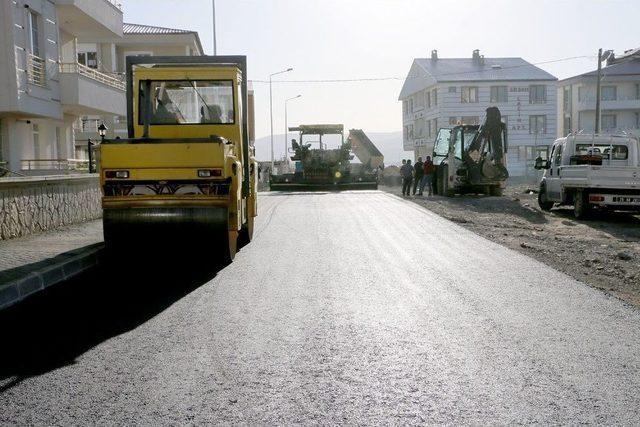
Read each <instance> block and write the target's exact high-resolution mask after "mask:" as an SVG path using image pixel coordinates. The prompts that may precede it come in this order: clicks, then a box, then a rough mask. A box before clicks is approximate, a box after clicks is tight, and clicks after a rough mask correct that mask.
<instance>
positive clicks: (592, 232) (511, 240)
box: [381, 184, 640, 307]
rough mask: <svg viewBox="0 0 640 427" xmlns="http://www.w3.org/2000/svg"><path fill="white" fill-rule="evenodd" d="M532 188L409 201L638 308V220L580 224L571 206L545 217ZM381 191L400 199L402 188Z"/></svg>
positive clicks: (615, 217) (623, 216)
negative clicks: (489, 195)
mask: <svg viewBox="0 0 640 427" xmlns="http://www.w3.org/2000/svg"><path fill="white" fill-rule="evenodd" d="M535 188H536V187H535V186H534V185H530V184H518V185H513V186H509V187H508V188H507V189H506V190H505V194H504V196H503V197H486V196H477V195H465V196H456V197H453V198H446V197H439V196H432V197H418V196H415V197H408V200H411V201H413V202H414V203H417V204H419V205H421V206H424V207H425V208H427V209H429V210H430V211H432V212H435V213H437V214H438V215H440V216H442V217H444V218H446V219H449V220H451V221H453V222H455V223H458V224H460V225H461V226H463V227H465V228H467V229H469V230H471V231H473V232H475V233H477V234H479V235H481V236H483V237H485V238H487V239H489V240H492V241H494V242H496V243H499V244H502V245H503V246H506V247H508V248H511V249H514V250H516V251H518V252H521V253H523V254H526V255H528V256H530V257H532V258H535V259H536V260H538V261H541V262H543V263H545V264H547V265H549V266H551V267H553V268H555V269H557V270H559V271H561V272H563V273H565V274H568V275H570V276H572V277H573V278H575V279H577V280H579V281H581V282H583V283H586V284H588V285H590V286H592V287H594V288H597V289H600V290H602V291H604V292H605V293H607V294H610V295H613V296H615V297H617V298H620V299H622V300H623V301H626V302H628V303H631V304H633V305H634V306H636V307H640V263H639V262H638V260H640V215H631V214H627V213H619V212H614V213H610V214H596V215H595V216H594V217H593V218H592V219H590V220H585V221H581V220H580V221H579V220H576V219H575V218H574V217H573V210H572V209H571V208H570V207H561V208H554V209H552V210H551V212H544V211H542V210H541V209H540V208H539V207H538V203H537V194H536V193H535V191H533V189H535ZM381 190H384V191H387V192H390V193H393V194H395V195H398V196H400V197H402V194H401V188H400V187H381Z"/></svg>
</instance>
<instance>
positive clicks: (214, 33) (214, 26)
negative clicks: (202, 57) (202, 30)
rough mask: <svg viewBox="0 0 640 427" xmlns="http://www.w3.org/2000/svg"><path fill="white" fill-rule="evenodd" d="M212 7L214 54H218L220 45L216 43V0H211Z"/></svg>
mask: <svg viewBox="0 0 640 427" xmlns="http://www.w3.org/2000/svg"><path fill="white" fill-rule="evenodd" d="M211 7H212V8H213V55H214V56H215V55H217V54H218V46H217V43H216V0H211Z"/></svg>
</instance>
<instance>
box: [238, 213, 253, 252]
mask: <svg viewBox="0 0 640 427" xmlns="http://www.w3.org/2000/svg"><path fill="white" fill-rule="evenodd" d="M254 222H255V217H253V216H251V215H248V216H247V223H246V224H244V225H243V226H242V228H241V229H240V235H239V236H238V246H239V247H240V248H243V247H245V246H247V245H248V244H249V243H251V240H253V225H254Z"/></svg>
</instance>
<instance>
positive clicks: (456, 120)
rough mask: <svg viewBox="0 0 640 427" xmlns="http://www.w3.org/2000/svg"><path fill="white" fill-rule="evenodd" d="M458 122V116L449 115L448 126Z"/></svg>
mask: <svg viewBox="0 0 640 427" xmlns="http://www.w3.org/2000/svg"><path fill="white" fill-rule="evenodd" d="M457 124H458V118H457V117H449V126H455V125H457Z"/></svg>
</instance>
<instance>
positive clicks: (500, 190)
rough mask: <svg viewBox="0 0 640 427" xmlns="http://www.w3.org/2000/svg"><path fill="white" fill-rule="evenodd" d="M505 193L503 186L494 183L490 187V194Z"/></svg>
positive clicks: (497, 195) (494, 195)
mask: <svg viewBox="0 0 640 427" xmlns="http://www.w3.org/2000/svg"><path fill="white" fill-rule="evenodd" d="M503 194H504V189H503V188H502V187H500V186H499V185H494V186H492V187H491V188H489V195H490V196H493V197H502V195H503Z"/></svg>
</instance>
